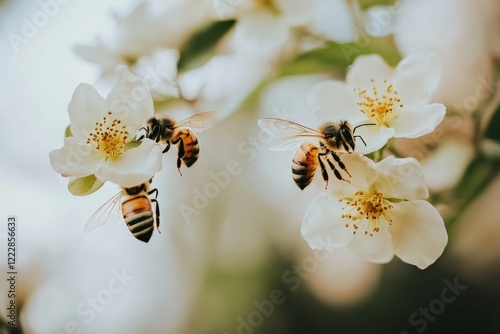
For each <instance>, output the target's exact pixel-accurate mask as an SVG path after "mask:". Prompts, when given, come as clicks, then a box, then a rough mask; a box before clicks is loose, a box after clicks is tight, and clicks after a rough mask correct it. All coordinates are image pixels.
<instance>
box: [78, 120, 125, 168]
mask: <svg viewBox="0 0 500 334" xmlns="http://www.w3.org/2000/svg"><path fill="white" fill-rule="evenodd" d="M108 115H110V116H111V115H112V112H111V111H108ZM108 122H109V120H108V119H107V118H106V116H104V117H103V118H102V121H101V122H96V123H95V128H94V132H91V133H90V134H89V136H88V138H87V144H91V143H94V144H95V147H96V148H97V149H98V150H99V151H101V152H103V153H105V154H106V155H107V157H108V158H113V157H116V156H117V155H119V154H121V153H122V152H123V148H124V147H125V143H126V141H127V137H128V131H127V130H126V128H127V127H126V126H125V125H121V121H120V120H119V119H114V120H113V121H112V122H111V124H110V123H108Z"/></svg>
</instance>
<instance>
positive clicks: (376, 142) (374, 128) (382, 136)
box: [355, 121, 394, 154]
mask: <svg viewBox="0 0 500 334" xmlns="http://www.w3.org/2000/svg"><path fill="white" fill-rule="evenodd" d="M363 123H369V121H364V122H363ZM363 123H362V124H363ZM355 134H356V136H361V138H363V140H364V143H363V141H362V140H361V139H360V138H359V137H356V152H358V153H361V154H368V153H371V152H374V151H377V150H379V149H381V148H382V147H383V146H384V145H385V144H387V141H388V140H389V139H390V138H392V137H393V135H394V129H393V128H388V127H385V126H378V125H370V126H362V127H360V128H358V129H356V133H355ZM365 143H366V146H365Z"/></svg>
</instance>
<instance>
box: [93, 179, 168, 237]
mask: <svg viewBox="0 0 500 334" xmlns="http://www.w3.org/2000/svg"><path fill="white" fill-rule="evenodd" d="M151 182H152V180H149V181H148V182H146V183H143V184H140V185H138V186H135V187H131V188H123V189H122V191H120V192H119V193H117V194H116V195H114V196H113V197H112V198H111V199H109V200H108V201H106V203H104V204H103V205H102V206H101V207H100V208H99V209H98V210H97V211H96V212H95V213H94V214H93V215H92V217H90V219H89V220H88V221H87V223H86V224H85V227H84V231H85V232H90V231H92V230H94V229H96V228H97V227H99V226H101V225H103V224H105V223H106V222H108V221H109V220H112V221H116V218H119V215H118V211H119V210H118V208H119V207H121V216H122V217H123V220H124V221H125V224H127V227H128V229H129V230H130V232H131V233H132V235H133V236H134V237H136V238H137V239H138V240H140V241H143V242H148V241H149V239H151V236H152V235H153V231H154V227H155V221H156V229H157V230H158V233H160V230H159V227H160V208H159V206H158V201H157V197H158V189H156V188H155V189H151V190H150V184H151ZM152 194H154V198H149V196H150V195H152ZM152 203H154V204H155V206H156V212H155V214H153V209H152V207H153V205H152ZM116 216H118V217H116Z"/></svg>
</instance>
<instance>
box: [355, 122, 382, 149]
mask: <svg viewBox="0 0 500 334" xmlns="http://www.w3.org/2000/svg"><path fill="white" fill-rule="evenodd" d="M365 125H377V124H375V123H365V124H360V125H358V126H355V127H354V129H353V130H352V133H354V132H356V129H357V128H359V127H362V126H365ZM356 137H359V136H356ZM365 146H366V145H365Z"/></svg>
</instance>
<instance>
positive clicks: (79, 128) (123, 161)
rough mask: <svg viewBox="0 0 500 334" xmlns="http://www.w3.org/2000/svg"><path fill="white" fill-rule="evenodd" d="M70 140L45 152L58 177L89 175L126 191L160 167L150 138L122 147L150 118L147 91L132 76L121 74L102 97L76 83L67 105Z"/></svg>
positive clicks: (156, 147) (150, 112)
mask: <svg viewBox="0 0 500 334" xmlns="http://www.w3.org/2000/svg"><path fill="white" fill-rule="evenodd" d="M68 113H69V118H70V124H71V132H72V134H73V136H72V137H66V138H65V139H64V147H63V148H62V149H59V150H54V151H51V152H50V154H49V156H50V162H51V164H52V167H53V168H54V170H55V171H56V172H58V173H60V174H61V175H62V176H71V177H84V176H88V175H92V174H95V176H96V177H97V179H98V180H100V181H101V182H105V181H111V182H114V183H116V184H118V185H120V186H122V187H132V186H136V185H138V184H141V183H144V182H146V181H148V180H149V179H150V178H151V177H153V176H154V174H155V173H156V172H157V171H159V170H160V169H161V157H162V153H161V148H160V146H159V144H157V143H155V142H154V141H152V140H150V139H144V140H143V141H142V143H141V144H140V145H139V146H137V147H135V148H129V147H128V146H127V144H128V143H130V142H131V141H132V140H133V139H134V138H135V136H136V134H137V132H138V131H139V129H140V128H141V127H143V126H145V124H146V122H147V120H148V119H149V118H150V117H152V116H153V113H154V110H153V100H152V98H151V94H150V92H149V90H148V89H147V88H146V87H144V85H143V83H142V81H141V80H140V79H139V78H137V77H136V76H134V75H132V74H130V73H127V72H124V74H123V77H122V79H121V80H120V82H118V84H117V85H116V86H115V87H114V88H113V89H112V90H111V92H110V93H109V94H108V96H107V98H106V99H104V98H103V97H102V96H100V95H99V93H97V91H96V90H95V89H94V88H93V87H92V86H90V85H88V84H80V85H78V87H77V88H76V90H75V92H74V93H73V97H72V99H71V102H70V103H69V106H68Z"/></svg>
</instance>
